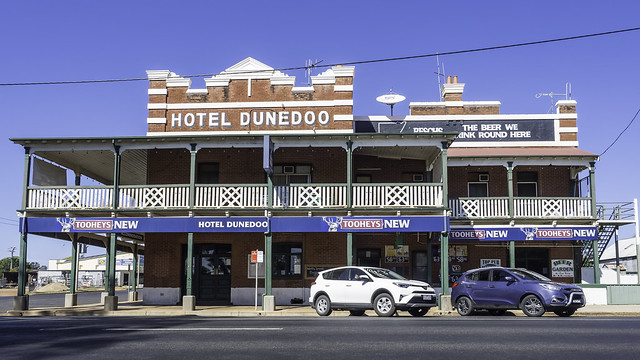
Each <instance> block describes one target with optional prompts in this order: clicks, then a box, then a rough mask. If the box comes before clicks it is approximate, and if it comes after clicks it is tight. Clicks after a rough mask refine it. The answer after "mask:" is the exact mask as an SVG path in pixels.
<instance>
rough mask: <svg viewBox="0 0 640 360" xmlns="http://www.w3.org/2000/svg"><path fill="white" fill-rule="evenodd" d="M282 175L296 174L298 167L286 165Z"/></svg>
mask: <svg viewBox="0 0 640 360" xmlns="http://www.w3.org/2000/svg"><path fill="white" fill-rule="evenodd" d="M282 173H283V174H295V173H296V167H295V166H293V165H285V166H283V167H282Z"/></svg>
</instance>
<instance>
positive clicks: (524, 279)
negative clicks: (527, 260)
mask: <svg viewBox="0 0 640 360" xmlns="http://www.w3.org/2000/svg"><path fill="white" fill-rule="evenodd" d="M585 303H586V298H585V297H584V292H583V291H582V289H581V288H580V287H578V286H575V285H571V284H565V283H557V282H553V281H551V280H550V279H548V278H546V277H544V276H542V275H540V274H538V273H535V272H533V271H529V270H526V269H511V268H508V269H507V268H502V267H491V268H483V269H475V270H470V271H467V272H465V273H464V274H462V276H460V278H458V280H457V281H456V282H455V283H453V285H452V290H451V304H452V305H453V306H455V308H456V310H458V313H459V314H460V315H462V316H466V315H471V314H473V312H474V311H475V310H479V309H486V310H489V313H490V314H492V315H502V314H504V312H505V311H507V310H510V309H521V310H522V311H523V312H524V313H525V315H527V316H542V314H544V313H545V311H553V312H554V313H555V314H556V315H558V316H571V315H573V313H575V312H576V310H577V309H578V308H581V307H583V306H584V305H585Z"/></svg>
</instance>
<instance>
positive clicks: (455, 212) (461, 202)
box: [449, 198, 509, 219]
mask: <svg viewBox="0 0 640 360" xmlns="http://www.w3.org/2000/svg"><path fill="white" fill-rule="evenodd" d="M449 207H450V208H451V212H452V217H454V218H469V219H471V218H479V219H491V218H506V217H509V199H508V198H458V199H450V200H449Z"/></svg>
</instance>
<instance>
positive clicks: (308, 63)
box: [304, 59, 324, 86]
mask: <svg viewBox="0 0 640 360" xmlns="http://www.w3.org/2000/svg"><path fill="white" fill-rule="evenodd" d="M323 61H324V60H318V59H316V61H315V62H313V61H311V59H309V60H307V61H306V62H305V64H304V67H305V69H304V74H305V77H306V78H307V86H311V69H313V68H314V67H316V66H318V64H320V63H321V62H323Z"/></svg>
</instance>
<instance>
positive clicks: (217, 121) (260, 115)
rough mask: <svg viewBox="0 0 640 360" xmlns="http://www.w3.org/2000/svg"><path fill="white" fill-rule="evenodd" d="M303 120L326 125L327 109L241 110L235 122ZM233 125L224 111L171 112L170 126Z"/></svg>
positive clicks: (265, 123)
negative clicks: (315, 110) (303, 110)
mask: <svg viewBox="0 0 640 360" xmlns="http://www.w3.org/2000/svg"><path fill="white" fill-rule="evenodd" d="M303 122H304V124H305V125H308V126H315V125H321V126H327V125H328V124H329V123H330V122H331V115H329V112H328V111H325V110H323V111H320V112H317V113H316V112H314V111H306V112H304V113H302V112H300V111H251V112H241V113H240V117H239V118H238V119H237V123H238V124H239V125H240V126H242V127H248V126H253V127H266V126H269V127H276V126H278V127H289V126H300V125H302V123H303ZM231 126H233V119H229V118H227V113H226V112H209V113H204V112H198V113H191V112H189V113H185V114H181V113H173V114H171V127H172V128H181V127H189V128H193V127H199V128H202V129H207V128H223V127H231ZM426 130H429V131H426ZM426 130H424V131H418V132H443V129H442V128H426Z"/></svg>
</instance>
